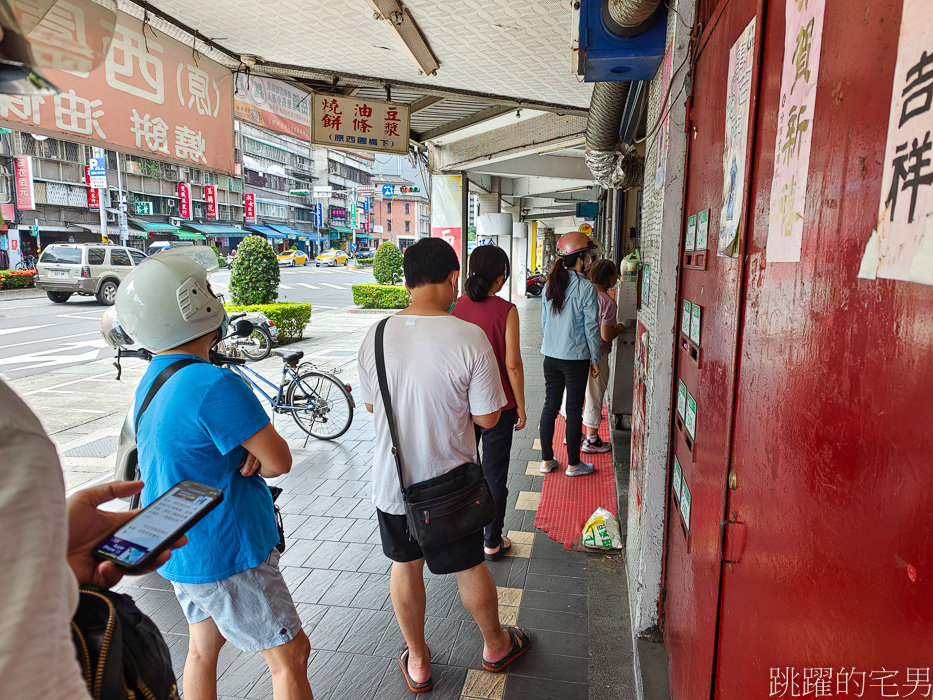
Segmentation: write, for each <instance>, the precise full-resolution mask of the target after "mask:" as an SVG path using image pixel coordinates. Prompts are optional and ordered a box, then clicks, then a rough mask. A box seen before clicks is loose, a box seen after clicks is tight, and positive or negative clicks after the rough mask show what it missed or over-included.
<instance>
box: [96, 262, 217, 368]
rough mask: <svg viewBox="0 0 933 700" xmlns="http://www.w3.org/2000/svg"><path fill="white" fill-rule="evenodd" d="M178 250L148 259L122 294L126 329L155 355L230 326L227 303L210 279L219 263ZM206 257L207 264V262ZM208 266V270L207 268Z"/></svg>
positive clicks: (119, 303)
mask: <svg viewBox="0 0 933 700" xmlns="http://www.w3.org/2000/svg"><path fill="white" fill-rule="evenodd" d="M207 251H208V252H209V253H210V255H208V256H198V255H193V254H192V253H193V251H185V250H184V249H175V250H173V251H168V252H165V253H160V254H159V255H156V256H153V257H151V258H147V259H146V260H145V261H143V263H142V264H140V265H139V267H137V268H135V269H133V271H132V272H130V274H128V275H127V276H126V279H125V280H123V283H122V284H121V285H120V287H119V288H118V289H117V294H116V299H115V301H114V308H115V309H116V314H117V318H118V319H119V321H120V327H121V328H122V330H123V331H124V332H125V333H126V334H127V335H129V336H130V337H131V338H133V339H134V340H135V341H136V343H137V344H139V345H141V346H142V347H144V348H146V349H147V350H149V351H150V352H153V353H157V352H164V351H165V350H170V349H172V348H175V347H178V346H179V345H183V344H185V343H187V342H190V341H192V340H194V339H195V338H200V337H201V336H202V335H206V334H207V333H210V332H212V331H216V330H217V329H218V328H221V327H223V326H226V325H227V324H228V320H227V312H226V311H225V310H224V305H223V301H221V300H220V299H219V298H217V296H216V295H215V294H214V292H213V290H212V289H211V286H210V284H209V283H208V281H207V276H208V273H209V272H210V271H213V270H209V269H208V268H209V267H210V263H209V261H210V260H211V259H213V265H214V269H216V264H217V258H216V256H215V255H214V254H213V251H212V250H211V249H210V248H208V249H207ZM202 258H203V259H202ZM205 265H207V267H206V266H205Z"/></svg>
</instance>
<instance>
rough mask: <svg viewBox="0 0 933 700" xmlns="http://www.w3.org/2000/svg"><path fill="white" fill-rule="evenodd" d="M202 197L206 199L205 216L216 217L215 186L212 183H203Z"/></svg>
mask: <svg viewBox="0 0 933 700" xmlns="http://www.w3.org/2000/svg"><path fill="white" fill-rule="evenodd" d="M204 199H205V200H206V201H207V218H208V219H216V218H217V188H216V187H215V186H214V185H204Z"/></svg>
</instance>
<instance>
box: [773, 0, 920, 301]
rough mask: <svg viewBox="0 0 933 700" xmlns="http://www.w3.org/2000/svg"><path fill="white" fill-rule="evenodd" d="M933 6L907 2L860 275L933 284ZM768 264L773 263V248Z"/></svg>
mask: <svg viewBox="0 0 933 700" xmlns="http://www.w3.org/2000/svg"><path fill="white" fill-rule="evenodd" d="M931 124H933V6H931V4H930V2H929V0H904V8H903V13H902V16H901V32H900V39H899V40H898V44H897V65H896V67H895V69H894V94H893V96H892V99H891V116H890V119H889V121H888V139H887V145H886V146H885V151H884V163H883V167H884V175H883V177H882V181H881V203H880V205H879V207H878V229H877V231H876V232H875V233H873V234H872V238H871V240H870V241H869V244H868V247H867V248H866V251H865V259H864V260H863V262H862V270H861V271H860V272H859V276H860V277H868V278H873V277H875V276H877V277H884V278H886V279H894V280H906V281H911V282H919V283H921V284H931V285H933V165H931V160H933V159H931V154H933V129H931ZM768 252H769V255H768V257H769V260H770V250H769V251H768Z"/></svg>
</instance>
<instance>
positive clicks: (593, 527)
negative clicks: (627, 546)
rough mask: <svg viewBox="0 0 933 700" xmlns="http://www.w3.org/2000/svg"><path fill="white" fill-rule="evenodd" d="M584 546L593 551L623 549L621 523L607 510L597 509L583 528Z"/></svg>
mask: <svg viewBox="0 0 933 700" xmlns="http://www.w3.org/2000/svg"><path fill="white" fill-rule="evenodd" d="M583 546H584V547H591V548H593V549H622V530H621V529H620V528H619V521H618V519H617V518H616V516H614V515H613V514H612V513H610V512H609V511H608V510H606V509H605V508H597V509H596V512H595V513H593V515H591V516H590V519H589V520H587V521H586V525H584V526H583Z"/></svg>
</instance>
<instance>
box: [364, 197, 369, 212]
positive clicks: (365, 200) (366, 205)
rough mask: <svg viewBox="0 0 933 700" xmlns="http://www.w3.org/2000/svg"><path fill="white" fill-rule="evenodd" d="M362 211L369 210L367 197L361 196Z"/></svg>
mask: <svg viewBox="0 0 933 700" xmlns="http://www.w3.org/2000/svg"><path fill="white" fill-rule="evenodd" d="M363 211H369V197H363Z"/></svg>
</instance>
